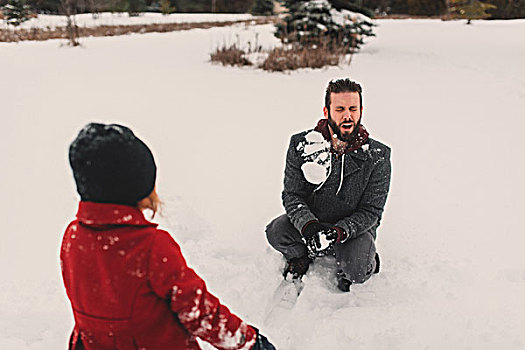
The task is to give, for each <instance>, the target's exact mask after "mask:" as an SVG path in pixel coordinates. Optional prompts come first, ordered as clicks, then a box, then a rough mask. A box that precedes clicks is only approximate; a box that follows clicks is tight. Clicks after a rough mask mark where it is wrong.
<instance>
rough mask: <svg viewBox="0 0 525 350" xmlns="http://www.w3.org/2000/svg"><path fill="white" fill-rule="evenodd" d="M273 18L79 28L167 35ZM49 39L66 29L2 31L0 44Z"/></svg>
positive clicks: (83, 33) (85, 32) (84, 33)
mask: <svg viewBox="0 0 525 350" xmlns="http://www.w3.org/2000/svg"><path fill="white" fill-rule="evenodd" d="M273 20H274V18H273V17H268V18H256V19H252V20H243V21H228V22H203V23H163V24H145V25H127V26H98V27H92V28H91V27H79V28H78V33H79V36H80V37H88V36H97V37H98V36H115V35H126V34H131V33H165V32H173V31H179V30H189V29H195V28H203V29H208V28H213V27H225V26H231V25H233V24H238V23H245V24H250V23H253V24H266V23H271V22H272V21H273ZM49 39H68V33H67V30H66V27H56V28H31V29H14V30H12V29H0V42H17V41H24V40H49Z"/></svg>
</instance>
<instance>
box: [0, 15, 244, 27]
mask: <svg viewBox="0 0 525 350" xmlns="http://www.w3.org/2000/svg"><path fill="white" fill-rule="evenodd" d="M252 18H254V17H253V16H252V15H250V14H245V13H172V14H169V15H163V14H161V13H152V12H146V13H143V14H141V15H140V16H131V17H130V16H129V15H128V13H127V12H125V13H110V12H103V13H99V14H97V15H96V16H93V15H91V14H89V13H83V14H79V15H76V16H75V20H76V23H77V25H78V26H79V27H97V26H101V25H111V26H116V25H135V24H159V23H201V22H228V21H241V20H249V19H252ZM66 24H67V18H66V17H65V16H58V15H38V17H35V18H31V19H29V20H28V21H25V22H23V23H22V24H21V25H20V26H19V27H18V28H24V29H30V28H48V27H49V28H55V27H65V26H66ZM2 25H3V26H4V27H5V26H6V23H5V22H4V21H2ZM11 28H13V27H11Z"/></svg>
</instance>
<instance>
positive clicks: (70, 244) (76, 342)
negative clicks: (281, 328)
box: [60, 202, 255, 350]
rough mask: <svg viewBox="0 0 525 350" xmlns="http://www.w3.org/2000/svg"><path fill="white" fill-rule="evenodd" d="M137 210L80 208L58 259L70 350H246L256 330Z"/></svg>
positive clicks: (84, 204) (114, 206)
mask: <svg viewBox="0 0 525 350" xmlns="http://www.w3.org/2000/svg"><path fill="white" fill-rule="evenodd" d="M156 227H157V225H156V224H152V223H151V222H149V221H147V220H146V219H145V218H144V216H143V214H142V212H141V211H140V210H138V209H137V208H135V207H131V206H126V205H117V204H101V203H92V202H80V205H79V209H78V213H77V219H76V220H74V221H73V222H71V224H69V226H68V227H67V229H66V232H65V234H64V238H63V242H62V249H61V254H60V260H61V264H62V276H63V278H64V284H65V287H66V291H67V295H68V297H69V299H70V301H71V306H72V308H73V314H74V317H75V328H74V330H73V333H72V335H71V339H70V346H69V348H70V349H147V350H154V349H162V350H166V349H184V350H185V349H200V348H199V345H198V343H197V342H196V340H195V337H200V338H201V339H203V340H206V341H208V342H210V343H211V344H213V345H214V346H215V347H217V348H219V349H250V348H251V347H252V346H253V344H254V342H255V331H254V329H253V328H252V327H250V326H248V325H246V324H245V323H243V322H242V321H241V319H239V318H238V317H237V316H235V315H234V314H232V313H230V311H229V310H228V308H227V307H225V306H223V305H221V304H220V302H219V300H218V299H217V298H216V297H215V296H213V295H212V294H210V293H209V292H208V291H207V289H206V285H205V283H204V281H203V280H202V279H201V278H200V277H199V276H197V274H196V273H195V272H194V271H193V270H192V269H190V268H189V267H188V266H187V265H186V261H185V260H184V257H183V256H182V254H181V251H180V248H179V246H178V245H177V243H175V241H174V240H173V238H172V237H171V236H170V235H169V233H167V232H166V231H162V230H159V229H157V228H156Z"/></svg>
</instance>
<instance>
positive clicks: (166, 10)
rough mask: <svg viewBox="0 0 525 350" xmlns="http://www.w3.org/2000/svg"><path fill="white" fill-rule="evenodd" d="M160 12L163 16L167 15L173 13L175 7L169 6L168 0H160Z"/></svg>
mask: <svg viewBox="0 0 525 350" xmlns="http://www.w3.org/2000/svg"><path fill="white" fill-rule="evenodd" d="M160 12H161V13H162V14H163V15H169V14H170V13H173V12H175V7H173V6H171V1H170V0H161V1H160Z"/></svg>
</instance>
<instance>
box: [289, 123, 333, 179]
mask: <svg viewBox="0 0 525 350" xmlns="http://www.w3.org/2000/svg"><path fill="white" fill-rule="evenodd" d="M330 147H331V145H330V142H328V141H326V140H325V138H324V137H323V135H322V134H321V133H320V132H318V131H310V132H309V133H307V134H306V135H305V136H304V140H303V141H301V142H299V144H298V145H297V150H298V151H299V152H301V157H302V158H303V159H304V160H305V162H304V163H303V165H302V166H301V170H302V172H303V175H304V177H305V179H306V181H308V182H310V183H311V184H314V185H320V184H322V183H323V182H325V181H326V179H327V177H328V174H329V172H330V163H331V159H330Z"/></svg>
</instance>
